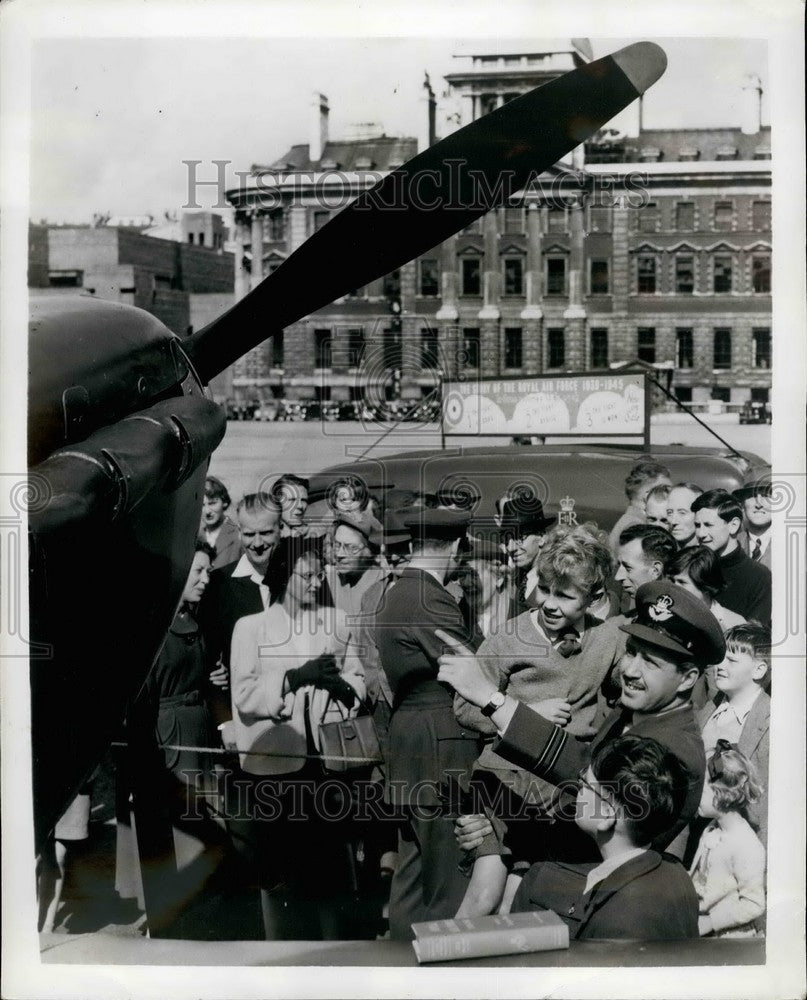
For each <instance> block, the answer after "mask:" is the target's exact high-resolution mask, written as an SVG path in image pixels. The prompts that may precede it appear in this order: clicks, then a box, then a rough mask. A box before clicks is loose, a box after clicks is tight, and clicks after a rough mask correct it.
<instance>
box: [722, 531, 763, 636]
mask: <svg viewBox="0 0 807 1000" xmlns="http://www.w3.org/2000/svg"><path fill="white" fill-rule="evenodd" d="M720 570H721V572H722V573H723V579H724V580H725V581H726V582H725V585H724V587H723V589H722V590H721V591H720V593H719V594H718V595H717V600H718V601H719V602H720V604H722V605H723V607H724V608H728V609H729V611H736V612H737V614H738V615H742V616H743V618H745V620H746V621H751V619H752V618H753V619H754V620H755V621H758V622H762V624H763V625H768V626H770V623H771V571H770V570H769V569H768V567H767V566H764V565H763V564H762V563H761V562H754V560H753V559H751V558H750V557H749V556H747V555H746V554H745V552H743V549H742V546H741V545H738V546H737V548H736V549H735V550H734V551H733V552H730V553H729V554H728V555H727V556H721V557H720Z"/></svg>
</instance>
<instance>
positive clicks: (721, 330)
mask: <svg viewBox="0 0 807 1000" xmlns="http://www.w3.org/2000/svg"><path fill="white" fill-rule="evenodd" d="M714 336H715V343H714V360H713V365H712V367H714V368H721V369H723V368H731V330H730V329H729V327H727V326H718V327H715V334H714Z"/></svg>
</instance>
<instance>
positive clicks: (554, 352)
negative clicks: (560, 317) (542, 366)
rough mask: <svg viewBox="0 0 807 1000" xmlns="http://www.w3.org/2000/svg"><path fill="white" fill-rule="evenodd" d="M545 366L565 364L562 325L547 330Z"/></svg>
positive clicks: (564, 337)
mask: <svg viewBox="0 0 807 1000" xmlns="http://www.w3.org/2000/svg"><path fill="white" fill-rule="evenodd" d="M547 346H548V348H549V351H548V359H547V368H563V366H564V365H565V364H566V333H565V331H564V330H563V328H562V327H558V328H553V329H550V330H547Z"/></svg>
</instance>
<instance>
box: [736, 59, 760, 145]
mask: <svg viewBox="0 0 807 1000" xmlns="http://www.w3.org/2000/svg"><path fill="white" fill-rule="evenodd" d="M741 106H742V121H741V122H740V128H741V130H742V133H743V135H757V133H758V132H759V130H760V128H761V127H762V82H761V80H760V79H759V77H758V76H757V75H756V73H749V74H748V75H747V76H746V77H745V78H744V79H743V99H742V105H741Z"/></svg>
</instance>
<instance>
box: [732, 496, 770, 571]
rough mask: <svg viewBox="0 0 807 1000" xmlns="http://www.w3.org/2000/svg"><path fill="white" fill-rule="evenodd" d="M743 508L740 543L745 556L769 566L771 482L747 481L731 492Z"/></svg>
mask: <svg viewBox="0 0 807 1000" xmlns="http://www.w3.org/2000/svg"><path fill="white" fill-rule="evenodd" d="M731 495H732V496H733V497H734V498H735V500H738V501H739V502H740V504H741V505H742V508H743V527H744V528H745V531H744V532H743V535H742V539H743V541H742V545H743V549H744V551H745V553H746V555H747V556H749V557H750V558H751V559H752V560H753V561H754V562H758V563H760V565H762V566H767V567H768V569H770V568H771V537H772V535H773V524H772V517H771V484H770V482H765V481H760V482H757V483H748V484H746V485H745V486H741V487H740V488H739V489H738V490H733V491H732V494H731Z"/></svg>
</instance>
